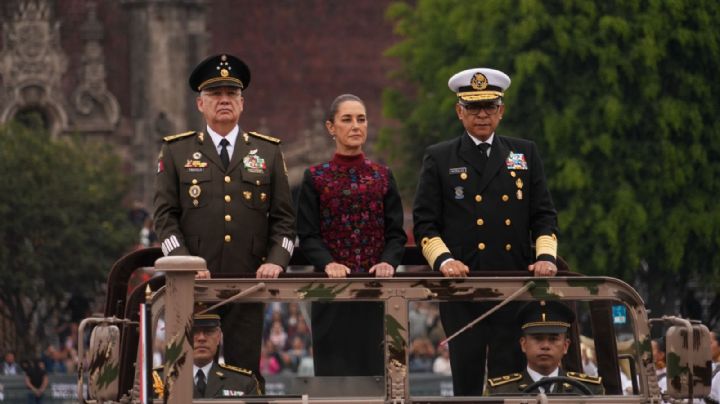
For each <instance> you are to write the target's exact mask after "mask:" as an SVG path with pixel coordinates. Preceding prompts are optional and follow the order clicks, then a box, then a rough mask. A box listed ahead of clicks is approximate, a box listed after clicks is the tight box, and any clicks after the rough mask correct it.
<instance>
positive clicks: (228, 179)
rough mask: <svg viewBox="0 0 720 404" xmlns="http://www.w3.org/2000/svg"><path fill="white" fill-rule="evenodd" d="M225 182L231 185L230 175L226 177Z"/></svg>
mask: <svg viewBox="0 0 720 404" xmlns="http://www.w3.org/2000/svg"><path fill="white" fill-rule="evenodd" d="M225 182H226V183H228V184H229V183H230V176H229V175H226V176H225Z"/></svg>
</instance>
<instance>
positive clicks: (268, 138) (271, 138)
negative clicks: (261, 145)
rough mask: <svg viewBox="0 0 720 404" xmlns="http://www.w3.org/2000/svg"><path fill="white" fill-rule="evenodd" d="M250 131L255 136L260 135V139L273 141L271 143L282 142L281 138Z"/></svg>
mask: <svg viewBox="0 0 720 404" xmlns="http://www.w3.org/2000/svg"><path fill="white" fill-rule="evenodd" d="M248 133H249V134H251V135H253V136H255V137H259V138H260V139H264V140H267V141H268V142H271V143H275V144H280V142H281V140H280V139H278V138H276V137H272V136H268V135H263V134H262V133H257V132H248Z"/></svg>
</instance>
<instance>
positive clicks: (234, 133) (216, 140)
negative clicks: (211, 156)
mask: <svg viewBox="0 0 720 404" xmlns="http://www.w3.org/2000/svg"><path fill="white" fill-rule="evenodd" d="M207 132H208V133H209V134H210V138H211V139H212V141H213V144H215V149H216V150H217V152H218V154H220V149H222V146H220V141H221V140H223V138H224V139H227V141H228V142H229V143H230V145H229V146H228V153H229V154H230V158H231V159H232V149H233V148H234V147H235V142H236V141H237V137H238V132H240V127H239V126H237V125H235V127H234V128H232V130H231V131H230V133H228V134H227V135H225V136H222V135H220V134H219V133H217V132H215V131H214V130H212V129H210V127H209V126H208V127H207Z"/></svg>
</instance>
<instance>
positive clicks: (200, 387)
mask: <svg viewBox="0 0 720 404" xmlns="http://www.w3.org/2000/svg"><path fill="white" fill-rule="evenodd" d="M223 141H225V142H227V140H225V139H223ZM226 153H227V152H226ZM196 375H197V384H196V385H195V386H196V387H197V391H198V392H199V393H200V395H201V396H204V395H205V387H207V383H205V373H203V371H202V369H198V371H197V373H196Z"/></svg>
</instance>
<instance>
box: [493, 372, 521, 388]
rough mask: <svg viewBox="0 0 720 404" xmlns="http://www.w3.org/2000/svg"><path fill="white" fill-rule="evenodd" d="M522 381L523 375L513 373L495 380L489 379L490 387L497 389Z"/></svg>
mask: <svg viewBox="0 0 720 404" xmlns="http://www.w3.org/2000/svg"><path fill="white" fill-rule="evenodd" d="M520 379H522V373H511V374H509V375H505V376H500V377H496V378H494V379H488V383H490V387H497V386H502V385H503V384H507V383H510V382H514V381H517V380H520Z"/></svg>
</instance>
